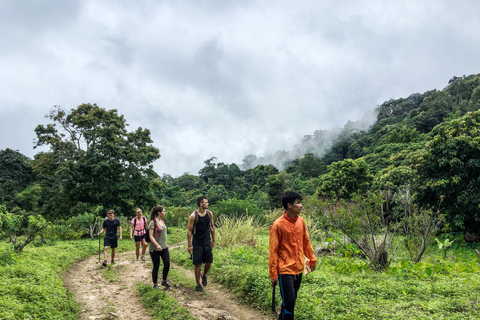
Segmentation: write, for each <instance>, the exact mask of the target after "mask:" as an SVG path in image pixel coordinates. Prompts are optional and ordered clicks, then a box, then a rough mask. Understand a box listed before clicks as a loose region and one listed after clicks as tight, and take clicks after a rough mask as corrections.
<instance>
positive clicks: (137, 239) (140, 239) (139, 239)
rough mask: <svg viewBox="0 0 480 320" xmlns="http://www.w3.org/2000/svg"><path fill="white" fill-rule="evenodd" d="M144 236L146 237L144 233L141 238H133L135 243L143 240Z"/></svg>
mask: <svg viewBox="0 0 480 320" xmlns="http://www.w3.org/2000/svg"><path fill="white" fill-rule="evenodd" d="M146 236H147V234H146V233H144V234H142V235H141V236H135V242H140V241H142V239H145V237H146Z"/></svg>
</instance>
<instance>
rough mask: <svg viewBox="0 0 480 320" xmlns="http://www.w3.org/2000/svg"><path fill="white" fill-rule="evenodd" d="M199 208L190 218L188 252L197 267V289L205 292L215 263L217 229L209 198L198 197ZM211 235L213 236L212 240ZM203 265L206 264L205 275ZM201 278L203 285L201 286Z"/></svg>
mask: <svg viewBox="0 0 480 320" xmlns="http://www.w3.org/2000/svg"><path fill="white" fill-rule="evenodd" d="M197 206H198V209H197V210H195V211H194V212H192V214H191V215H190V217H189V218H188V230H187V244H188V252H189V253H190V254H191V255H192V262H193V265H194V266H195V280H196V282H197V286H196V288H195V289H196V290H197V291H204V289H203V287H205V286H207V272H208V270H209V269H210V266H211V265H212V262H213V252H212V248H213V247H214V246H215V228H214V225H213V214H212V212H211V211H209V210H207V208H208V200H207V197H205V196H201V197H198V198H197ZM210 234H211V235H212V237H211V238H210ZM192 238H193V241H192ZM202 263H204V264H205V265H204V267H203V273H202ZM200 278H201V279H202V284H200ZM202 285H203V287H202Z"/></svg>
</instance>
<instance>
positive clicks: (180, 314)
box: [137, 283, 196, 320]
mask: <svg viewBox="0 0 480 320" xmlns="http://www.w3.org/2000/svg"><path fill="white" fill-rule="evenodd" d="M137 289H138V292H139V294H140V297H141V298H140V299H141V300H142V303H143V305H144V306H145V307H146V308H147V309H149V310H151V311H150V313H151V314H152V315H153V316H154V317H155V319H159V320H170V319H179V320H194V319H196V318H195V317H193V316H192V315H191V314H190V312H189V311H188V310H187V309H185V308H183V307H181V306H179V305H178V301H177V300H175V299H174V298H170V297H169V296H168V294H166V292H165V291H163V290H156V289H153V288H152V287H151V286H149V285H146V284H144V283H137Z"/></svg>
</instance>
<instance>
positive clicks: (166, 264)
mask: <svg viewBox="0 0 480 320" xmlns="http://www.w3.org/2000/svg"><path fill="white" fill-rule="evenodd" d="M163 217H165V209H164V208H163V207H162V206H155V207H153V208H152V211H151V212H150V222H149V224H148V232H149V234H150V245H149V247H148V251H149V252H150V257H151V258H152V263H153V269H152V281H153V287H154V288H155V289H158V269H160V258H162V261H163V272H162V286H164V287H166V288H167V289H168V288H170V287H171V285H170V283H168V282H167V275H168V271H169V270H170V253H169V252H168V247H167V226H166V225H165V222H164V221H163Z"/></svg>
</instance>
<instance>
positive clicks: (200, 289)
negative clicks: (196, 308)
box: [195, 284, 205, 292]
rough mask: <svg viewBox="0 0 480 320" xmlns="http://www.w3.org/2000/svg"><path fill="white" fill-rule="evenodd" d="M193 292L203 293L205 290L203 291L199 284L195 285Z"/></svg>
mask: <svg viewBox="0 0 480 320" xmlns="http://www.w3.org/2000/svg"><path fill="white" fill-rule="evenodd" d="M195 290H197V291H200V292H203V291H205V290H203V287H202V285H201V284H197V287H196V288H195Z"/></svg>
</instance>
